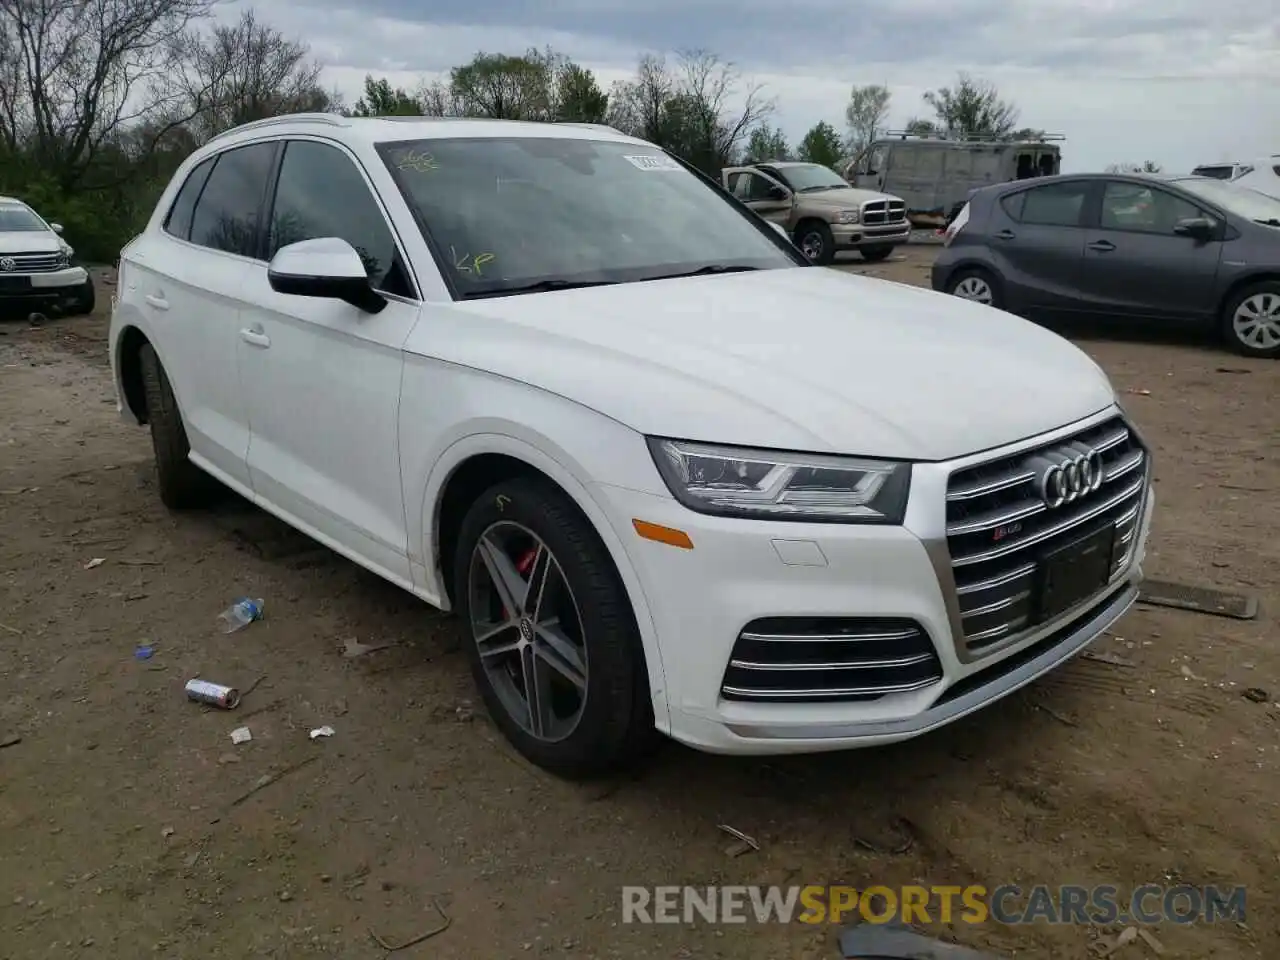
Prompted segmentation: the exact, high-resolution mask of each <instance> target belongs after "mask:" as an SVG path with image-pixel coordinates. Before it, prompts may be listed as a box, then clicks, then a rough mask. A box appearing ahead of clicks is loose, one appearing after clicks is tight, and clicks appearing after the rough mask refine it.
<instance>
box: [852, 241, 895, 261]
mask: <svg viewBox="0 0 1280 960" xmlns="http://www.w3.org/2000/svg"><path fill="white" fill-rule="evenodd" d="M858 252H859V253H860V254H862V259H863V260H865V261H867V263H879V262H880V261H881V260H887V259H888V258H889V254H891V253H893V247H892V246H890V245H888V244H885V245H882V246H877V247H860V248H859V249H858Z"/></svg>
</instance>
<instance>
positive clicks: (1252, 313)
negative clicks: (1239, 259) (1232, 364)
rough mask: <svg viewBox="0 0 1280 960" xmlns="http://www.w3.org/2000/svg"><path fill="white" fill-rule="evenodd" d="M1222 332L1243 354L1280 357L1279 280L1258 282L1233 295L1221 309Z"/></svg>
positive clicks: (1228, 342) (1229, 342)
mask: <svg viewBox="0 0 1280 960" xmlns="http://www.w3.org/2000/svg"><path fill="white" fill-rule="evenodd" d="M1222 334H1223V338H1224V339H1225V340H1226V341H1227V345H1228V346H1230V347H1231V349H1232V350H1234V351H1235V352H1236V353H1238V354H1241V355H1242V356H1246V357H1260V358H1262V359H1268V360H1269V359H1274V358H1276V357H1280V283H1278V282H1276V281H1274V280H1267V281H1264V282H1262V283H1255V284H1254V285H1253V286H1250V287H1246V288H1245V289H1243V290H1241V291H1240V292H1239V293H1238V294H1236V295H1235V296H1234V297H1232V298H1231V300H1230V301H1228V303H1227V305H1226V308H1225V309H1224V310H1223V311H1222Z"/></svg>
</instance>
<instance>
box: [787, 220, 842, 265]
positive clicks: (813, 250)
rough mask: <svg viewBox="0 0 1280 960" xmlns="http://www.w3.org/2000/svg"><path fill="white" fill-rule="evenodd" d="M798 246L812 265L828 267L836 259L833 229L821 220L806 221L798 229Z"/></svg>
mask: <svg viewBox="0 0 1280 960" xmlns="http://www.w3.org/2000/svg"><path fill="white" fill-rule="evenodd" d="M796 246H797V247H799V248H800V252H801V253H803V254H804V255H805V256H806V257H808V258H809V261H810V262H811V263H816V264H820V265H821V266H824V267H825V266H827V265H828V264H830V263H831V262H832V261H834V260H835V258H836V242H835V239H834V238H833V237H832V236H831V228H830V227H828V226H827V225H826V224H825V223H822V222H821V221H820V220H806V221H805V222H804V223H802V224H800V226H798V227H796Z"/></svg>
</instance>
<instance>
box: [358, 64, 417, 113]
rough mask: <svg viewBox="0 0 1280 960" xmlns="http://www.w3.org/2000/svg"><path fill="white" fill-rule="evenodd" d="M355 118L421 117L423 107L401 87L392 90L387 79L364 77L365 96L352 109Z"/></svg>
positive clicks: (366, 75) (367, 75)
mask: <svg viewBox="0 0 1280 960" xmlns="http://www.w3.org/2000/svg"><path fill="white" fill-rule="evenodd" d="M351 115H352V116H353V117H420V116H422V105H421V104H420V103H419V102H418V99H417V98H416V97H412V96H410V95H409V94H407V93H405V92H404V91H403V90H402V89H400V88H399V87H395V88H392V86H391V84H390V83H389V82H388V81H387V78H386V77H383V78H382V79H380V80H375V79H373V77H372V76H370V75H369V74H365V77H364V96H363V97H361V98H360V99H359V100H357V101H356V104H355V106H354V107H352V109H351Z"/></svg>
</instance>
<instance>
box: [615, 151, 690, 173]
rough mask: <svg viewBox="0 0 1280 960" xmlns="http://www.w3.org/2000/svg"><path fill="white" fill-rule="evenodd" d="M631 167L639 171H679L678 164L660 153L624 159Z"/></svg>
mask: <svg viewBox="0 0 1280 960" xmlns="http://www.w3.org/2000/svg"><path fill="white" fill-rule="evenodd" d="M623 159H624V160H626V161H627V162H629V163H630V164H631V165H632V166H633V167H638V168H639V169H641V170H679V169H680V164H678V163H676V162H675V161H674V160H672V159H671V158H670V157H668V156H665V155H663V154H661V153H647V154H644V155H641V156H633V157H624V158H623Z"/></svg>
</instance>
